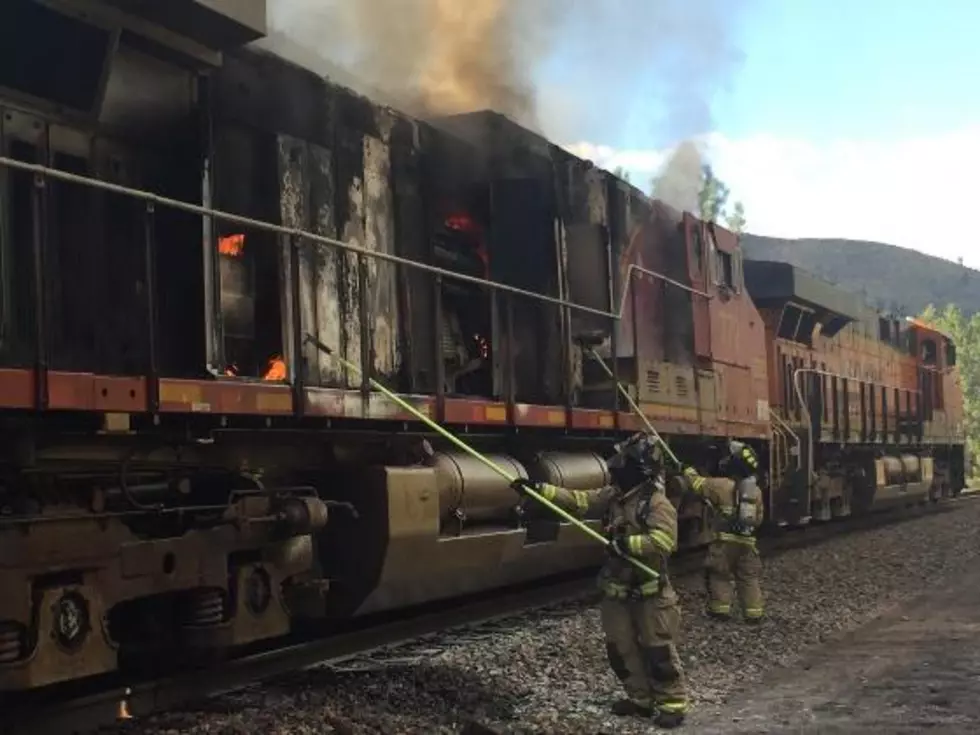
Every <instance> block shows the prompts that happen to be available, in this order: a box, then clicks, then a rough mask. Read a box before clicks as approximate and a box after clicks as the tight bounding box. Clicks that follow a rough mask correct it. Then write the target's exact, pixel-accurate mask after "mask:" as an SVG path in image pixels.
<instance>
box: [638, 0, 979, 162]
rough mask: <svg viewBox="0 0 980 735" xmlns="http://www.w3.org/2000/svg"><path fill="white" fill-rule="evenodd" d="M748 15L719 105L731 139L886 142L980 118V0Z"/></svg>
mask: <svg viewBox="0 0 980 735" xmlns="http://www.w3.org/2000/svg"><path fill="white" fill-rule="evenodd" d="M750 13H751V18H750V19H747V20H748V22H744V23H742V24H741V25H742V28H741V29H739V30H740V33H739V36H740V39H739V45H740V46H741V47H742V49H743V51H744V53H745V60H744V62H743V64H742V68H741V69H740V70H739V71H738V72H737V75H736V80H735V87H734V90H733V93H732V94H722V95H719V98H718V100H717V112H716V119H717V120H718V126H719V129H720V131H721V132H723V133H725V134H728V135H732V136H741V135H745V134H751V133H754V132H757V131H759V130H761V129H765V130H766V131H767V132H769V133H772V134H775V135H792V136H805V137H807V138H808V139H810V140H813V141H816V142H820V141H825V140H828V139H831V138H834V137H851V138H865V137H874V138H877V139H887V138H901V137H903V136H909V135H928V134H932V133H934V132H935V131H937V130H941V129H943V128H950V127H955V126H959V125H962V124H967V123H970V122H976V121H977V120H978V119H980V95H978V94H976V93H975V91H974V90H975V89H976V80H977V79H978V77H980V44H978V43H977V34H978V32H980V3H977V2H970V0H934V2H921V0H919V1H916V0H905V1H904V2H903V1H901V0H895V1H893V2H888V1H887V0H851V1H850V2H840V0H837V2H834V0H825V1H824V2H819V0H782V1H780V0H758V2H757V3H755V6H754V7H753V8H751V9H750ZM971 88H972V89H971ZM627 145H628V143H627Z"/></svg>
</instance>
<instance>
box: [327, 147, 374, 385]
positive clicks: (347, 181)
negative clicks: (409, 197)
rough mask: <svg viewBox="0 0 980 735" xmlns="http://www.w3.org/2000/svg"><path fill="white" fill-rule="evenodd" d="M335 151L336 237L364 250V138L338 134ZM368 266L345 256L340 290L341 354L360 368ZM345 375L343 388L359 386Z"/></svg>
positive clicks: (348, 374) (355, 378)
mask: <svg viewBox="0 0 980 735" xmlns="http://www.w3.org/2000/svg"><path fill="white" fill-rule="evenodd" d="M337 141H338V142H337V148H336V150H335V154H336V156H337V168H336V172H337V179H336V181H337V220H338V221H337V235H338V237H339V239H341V240H343V241H344V242H346V243H350V244H351V245H354V246H356V247H360V248H363V247H364V138H363V136H362V135H360V134H359V133H357V132H356V131H353V130H349V129H346V128H344V129H342V130H340V131H338V135H337ZM366 268H367V263H366V262H365V263H364V264H363V265H361V258H360V257H359V256H358V255H357V254H355V253H350V252H347V253H344V255H343V268H342V269H341V281H340V288H339V295H340V304H341V311H340V313H341V316H342V321H341V325H340V336H341V353H342V354H343V356H344V358H345V359H346V360H348V361H350V362H353V363H354V364H355V365H361V362H362V361H361V344H362V341H361V315H360V310H361V308H362V304H361V293H362V291H361V281H362V280H363V274H361V273H359V270H362V269H363V270H364V272H365V273H366ZM344 372H345V381H344V382H345V385H347V386H351V387H353V386H356V385H359V384H360V380H359V378H358V376H357V375H354V374H351V373H350V371H346V370H345V371H344Z"/></svg>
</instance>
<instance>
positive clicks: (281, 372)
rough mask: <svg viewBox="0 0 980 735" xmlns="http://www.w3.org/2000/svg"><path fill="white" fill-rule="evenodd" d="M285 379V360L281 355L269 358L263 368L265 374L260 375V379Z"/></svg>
mask: <svg viewBox="0 0 980 735" xmlns="http://www.w3.org/2000/svg"><path fill="white" fill-rule="evenodd" d="M285 379H286V362H285V361H284V360H283V359H282V355H275V356H274V357H272V358H271V359H270V360H269V365H268V367H267V368H266V370H265V374H264V375H263V376H262V380H285Z"/></svg>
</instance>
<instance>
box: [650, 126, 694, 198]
mask: <svg viewBox="0 0 980 735" xmlns="http://www.w3.org/2000/svg"><path fill="white" fill-rule="evenodd" d="M701 165H702V157H701V151H700V150H698V146H697V144H696V143H695V142H694V141H691V140H685V141H683V142H682V143H681V144H680V145H678V146H677V147H675V148H674V149H673V150H672V151H671V152H670V155H669V156H668V157H667V160H666V161H665V162H664V165H663V167H662V168H661V169H660V173H659V175H658V176H657V177H656V178H655V179H654V182H653V191H652V192H651V194H652V195H653V197H654V198H656V199H659V200H661V201H662V202H664V203H665V204H669V205H670V206H671V207H674V208H675V209H679V210H681V211H684V212H691V213H693V214H698V213H699V212H700V210H701V202H700V195H701V186H702V181H701Z"/></svg>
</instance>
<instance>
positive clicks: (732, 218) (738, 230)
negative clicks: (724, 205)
mask: <svg viewBox="0 0 980 735" xmlns="http://www.w3.org/2000/svg"><path fill="white" fill-rule="evenodd" d="M725 226H726V227H727V228H728V229H729V230H731V231H732V232H734V233H735V234H736V235H741V234H742V233H743V232H745V207H744V206H743V204H742V202H735V204H733V205H732V211H731V213H730V214H726V215H725Z"/></svg>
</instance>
